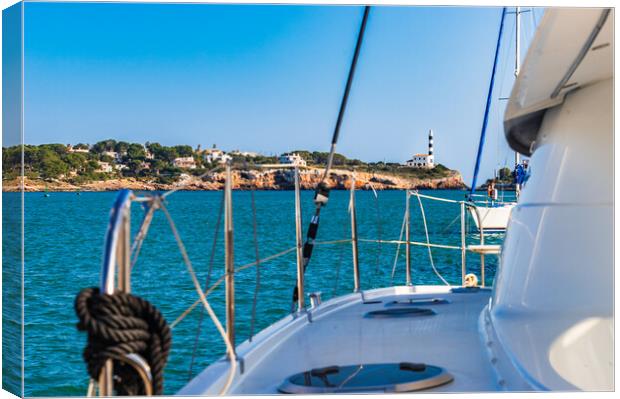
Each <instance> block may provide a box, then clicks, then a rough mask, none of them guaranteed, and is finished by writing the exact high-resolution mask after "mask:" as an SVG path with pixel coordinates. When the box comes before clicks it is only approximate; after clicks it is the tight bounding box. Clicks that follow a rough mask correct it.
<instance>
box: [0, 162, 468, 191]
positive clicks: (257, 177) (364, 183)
mask: <svg viewBox="0 0 620 399" xmlns="http://www.w3.org/2000/svg"><path fill="white" fill-rule="evenodd" d="M323 172H324V169H320V168H308V169H303V170H301V171H300V185H301V188H302V189H303V190H313V189H314V188H315V187H316V185H317V184H318V183H319V181H320V180H321V177H322V176H323ZM351 173H352V172H351V171H348V170H340V169H335V170H332V171H331V172H330V175H329V176H328V178H327V181H326V182H327V184H328V186H329V187H330V188H331V189H333V190H345V189H349V188H350V184H351ZM224 179H225V177H224V173H223V172H221V173H212V174H210V175H208V176H206V177H204V178H202V179H201V178H199V177H196V176H189V175H183V176H182V177H181V178H179V179H178V180H177V181H176V182H174V183H171V184H162V183H156V182H154V181H153V179H138V178H116V179H109V180H104V181H93V182H88V183H84V184H80V185H74V184H71V183H69V182H66V181H62V180H54V181H47V182H46V181H43V180H39V179H29V178H27V177H26V178H24V191H26V192H39V191H45V190H46V189H47V190H48V191H85V192H86V191H93V192H97V191H117V190H120V189H123V188H127V189H130V190H134V191H158V190H171V189H175V188H180V189H182V190H187V191H214V190H222V189H223V188H224ZM19 180H20V179H13V180H5V181H3V185H2V191H4V192H16V191H20V181H19ZM233 180H234V183H233V189H237V190H249V189H256V190H292V189H294V171H293V170H292V169H269V170H235V171H233ZM355 186H356V188H357V189H359V190H372V189H373V188H374V189H375V190H404V189H431V190H433V189H463V188H466V186H465V184H464V183H463V178H462V177H461V174H460V173H458V172H456V171H451V172H449V174H448V176H446V177H441V178H429V179H420V178H415V177H405V176H399V175H395V174H387V173H369V172H355Z"/></svg>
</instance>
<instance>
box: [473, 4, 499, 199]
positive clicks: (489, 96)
mask: <svg viewBox="0 0 620 399" xmlns="http://www.w3.org/2000/svg"><path fill="white" fill-rule="evenodd" d="M505 16H506V7H504V8H502V19H501V21H500V23H499V35H498V37H497V45H496V46H495V59H494V61H493V71H492V72H491V83H490V84H489V94H487V105H486V108H485V110H484V120H483V121H482V131H481V132H480V143H478V155H477V157H476V167H475V168H474V179H473V181H472V183H471V190H470V192H469V196H470V199H471V195H472V194H473V193H474V192H475V191H476V181H477V180H478V172H479V171H480V159H481V158H482V148H483V147H484V137H485V135H486V131H487V124H488V122H489V111H490V109H491V99H492V95H493V84H494V83H495V70H496V69H497V59H498V58H499V44H500V42H501V39H502V31H503V30H504V17H505Z"/></svg>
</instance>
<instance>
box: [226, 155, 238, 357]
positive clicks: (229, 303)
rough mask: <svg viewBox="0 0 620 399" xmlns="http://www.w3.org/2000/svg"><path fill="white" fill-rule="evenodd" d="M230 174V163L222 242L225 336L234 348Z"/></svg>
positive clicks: (227, 175)
mask: <svg viewBox="0 0 620 399" xmlns="http://www.w3.org/2000/svg"><path fill="white" fill-rule="evenodd" d="M232 211H233V210H232V173H231V171H230V162H228V163H227V164H226V183H225V185H224V234H225V236H224V240H225V250H226V255H225V263H226V265H225V271H226V277H225V284H226V334H227V335H228V340H229V342H230V345H231V346H232V347H233V350H234V348H235V263H234V242H233V214H232Z"/></svg>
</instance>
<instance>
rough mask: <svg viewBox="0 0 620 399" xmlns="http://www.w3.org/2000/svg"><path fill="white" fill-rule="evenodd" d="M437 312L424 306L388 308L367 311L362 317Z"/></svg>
mask: <svg viewBox="0 0 620 399" xmlns="http://www.w3.org/2000/svg"><path fill="white" fill-rule="evenodd" d="M436 314H437V313H436V312H435V311H434V310H432V309H425V308H396V307H394V308H390V309H382V310H375V311H372V312H368V313H366V314H365V315H364V317H366V318H369V319H383V318H397V317H417V316H434V315H436Z"/></svg>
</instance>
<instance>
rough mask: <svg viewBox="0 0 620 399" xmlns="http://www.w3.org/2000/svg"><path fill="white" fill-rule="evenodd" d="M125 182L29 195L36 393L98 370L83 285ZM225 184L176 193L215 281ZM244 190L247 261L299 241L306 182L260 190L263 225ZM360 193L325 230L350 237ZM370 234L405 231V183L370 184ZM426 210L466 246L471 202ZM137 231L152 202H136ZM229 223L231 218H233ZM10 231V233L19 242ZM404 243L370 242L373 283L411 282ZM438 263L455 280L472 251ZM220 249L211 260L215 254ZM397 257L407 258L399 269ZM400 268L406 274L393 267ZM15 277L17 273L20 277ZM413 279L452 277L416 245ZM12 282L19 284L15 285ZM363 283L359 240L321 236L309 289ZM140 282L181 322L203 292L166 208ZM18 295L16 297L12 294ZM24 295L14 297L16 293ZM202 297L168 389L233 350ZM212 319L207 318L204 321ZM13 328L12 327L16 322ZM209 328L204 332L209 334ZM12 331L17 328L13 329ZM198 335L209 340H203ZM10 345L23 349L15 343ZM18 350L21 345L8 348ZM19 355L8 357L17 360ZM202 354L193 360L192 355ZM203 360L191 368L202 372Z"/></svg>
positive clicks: (9, 369)
mask: <svg viewBox="0 0 620 399" xmlns="http://www.w3.org/2000/svg"><path fill="white" fill-rule="evenodd" d="M423 193H424V194H428V195H432V196H439V197H443V198H451V199H455V200H461V199H463V197H464V195H465V192H464V191H442V190H438V191H423ZM115 196H116V193H114V192H106V193H89V192H83V193H81V194H80V195H77V194H76V193H51V195H50V196H49V197H44V195H43V193H26V194H25V231H24V234H25V275H24V284H25V287H24V288H25V306H24V317H25V327H24V329H25V340H24V344H25V345H24V353H25V388H24V389H25V392H24V393H25V395H26V396H71V395H80V396H83V395H85V393H86V388H87V386H88V375H87V373H86V367H85V364H84V363H83V361H82V350H83V347H84V345H85V342H86V334H85V333H81V332H78V331H77V329H76V322H77V318H76V316H75V313H74V309H73V301H74V298H75V296H76V294H77V293H78V292H79V291H80V289H82V288H85V287H90V286H97V285H98V284H99V275H100V266H101V258H102V252H103V240H104V233H105V231H106V227H107V223H108V218H109V210H110V207H111V205H112V203H113V201H114V198H115ZM312 196H313V192H311V191H304V192H302V207H303V221H304V222H303V223H304V235H305V230H306V228H307V222H308V221H309V220H310V216H311V214H312V213H313V208H314V207H313V203H312ZM19 198H20V194H19V193H3V212H4V213H3V228H4V232H5V233H4V253H5V260H4V262H5V265H4V266H5V270H4V272H3V273H4V274H3V276H4V279H5V287H4V288H5V292H4V293H3V295H4V297H3V298H4V304H5V312H4V313H5V314H4V316H5V321H4V323H5V324H4V325H5V331H6V328H7V327H11V326H12V327H13V328H12V329H11V328H9V331H8V332H5V337H8V338H10V339H11V341H12V342H14V343H15V345H18V344H19V341H18V338H19V330H18V329H16V328H18V327H19V320H20V317H21V315H20V314H19V301H20V296H19V278H18V277H19V276H18V277H17V278H16V279H13V280H11V281H9V277H10V275H9V274H8V273H10V272H11V270H13V271H16V270H18V269H19V266H17V267H14V268H11V267H7V266H10V265H9V262H14V261H15V260H18V259H19V255H18V253H17V252H15V251H13V252H15V253H13V256H11V257H9V256H7V254H10V253H11V252H10V251H11V250H15V249H16V248H18V246H17V245H15V244H16V243H17V244H18V243H19V235H18V234H15V231H14V230H15V223H18V221H19V218H18V217H17V216H16V215H19ZM221 201H222V192H176V193H174V194H172V195H171V196H170V197H168V200H167V204H168V208H169V210H170V213H171V215H172V217H173V219H174V221H175V223H176V225H177V228H178V230H179V233H180V235H181V237H182V240H183V242H184V244H185V246H186V248H187V251H188V254H189V257H190V259H191V261H192V263H193V267H194V269H195V270H196V273H197V276H198V278H199V280H200V281H201V284H204V283H205V281H206V280H207V275H208V270H209V265H210V263H211V264H212V274H211V277H210V281H211V282H215V281H216V280H217V279H218V278H220V277H221V276H222V275H223V273H224V243H223V232H222V229H221V228H220V230H219V232H218V234H217V236H216V237H217V242H216V243H215V252H214V253H213V254H212V247H213V245H214V244H213V240H214V236H215V227H216V224H217V219H218V213H219V211H220V206H221ZM233 201H234V211H233V218H234V229H235V231H234V240H235V243H234V248H235V264H236V266H237V267H239V266H242V265H245V264H248V263H252V262H254V261H255V260H256V257H255V251H256V247H257V248H258V252H259V256H260V257H261V258H265V257H268V256H270V255H273V254H276V253H279V252H281V251H284V250H287V249H289V248H292V247H294V245H295V220H294V193H293V192H292V191H256V192H254V204H255V208H256V218H255V224H256V229H257V234H256V237H257V239H256V242H255V240H254V234H253V228H254V217H253V212H252V202H253V201H252V192H249V191H238V192H234V194H233ZM348 202H349V193H348V192H346V191H333V192H332V193H331V198H330V201H329V204H328V205H327V207H325V208H324V209H323V211H322V213H321V225H320V229H319V234H318V240H319V241H334V240H342V239H347V238H350V219H349V214H348V210H347V207H348ZM356 204H357V217H358V235H359V237H360V239H369V240H375V239H383V240H398V239H399V235H400V232H401V227H402V222H403V214H404V209H405V193H404V192H403V191H382V192H378V195H377V197H375V195H374V194H373V192H372V191H358V192H357V197H356ZM410 204H411V210H412V215H411V228H412V237H411V239H412V240H413V241H419V242H425V240H426V237H425V233H424V227H423V222H422V214H421V212H420V206H419V204H418V200H417V199H416V198H415V197H412V198H411V203H410ZM422 204H423V205H424V211H425V215H426V219H427V222H428V227H429V237H430V241H431V242H432V243H438V244H448V245H455V246H458V245H460V216H459V215H460V214H459V212H460V207H459V205H457V204H450V203H444V202H436V201H430V200H426V199H423V200H422ZM132 212H133V213H132V221H133V223H132V224H133V229H134V234H135V232H136V231H137V227H138V224H139V221H140V220H141V217H142V215H143V210H142V208H141V207H140V205H139V204H135V205H134V206H133V208H132ZM221 227H223V226H221ZM7 238H8V239H9V241H8V242H7ZM502 238H503V237H502V235H492V236H489V237H487V238H486V241H487V242H488V243H501V241H502ZM467 240H468V243H478V242H479V235H478V234H476V232H475V231H474V226H473V221H472V220H471V218H468V235H467ZM396 251H397V245H396V244H382V245H379V244H377V243H374V242H360V243H359V252H360V257H359V258H360V270H361V273H360V274H361V277H360V279H361V286H362V288H363V289H371V288H377V287H384V286H390V285H401V284H404V283H405V257H404V254H405V252H404V247H401V248H400V254H399V256H398V258H396V263H395V256H396ZM432 256H433V260H434V263H435V265H436V268H437V270H438V272H439V273H440V274H441V275H442V276H443V277H444V278H445V279H446V280H447V281H449V282H450V283H453V284H458V283H460V279H461V277H460V270H461V269H460V268H461V265H460V262H461V253H460V250H454V249H438V248H433V249H432ZM211 258H213V261H212V262H211V261H210V259H211ZM479 264H480V263H479V257H478V256H476V255H474V254H469V255H468V257H467V268H468V272H473V273H476V274H477V275H478V276H479V275H480V270H479ZM394 265H395V268H394ZM496 266H497V259H496V257H494V256H491V257H487V261H486V283H487V284H488V285H490V284H492V282H493V278H494V276H495V270H496ZM295 267H296V266H295V252H294V251H291V252H289V253H288V254H286V255H284V256H282V257H279V258H277V259H273V260H271V261H268V262H264V263H261V266H260V268H259V270H258V271H259V273H260V284H259V285H258V296H257V298H258V299H257V302H256V317H255V321H254V333H257V332H258V331H260V330H262V329H263V328H265V327H267V326H269V325H270V324H272V323H274V322H275V321H277V320H279V319H280V318H282V317H283V316H285V315H286V314H287V313H288V312H289V311H290V306H291V295H292V291H293V287H294V285H295ZM393 268H394V275H393V276H392V271H393ZM13 277H15V276H13ZM256 277H257V268H256V267H248V268H246V269H244V270H242V271H239V272H238V273H236V275H235V284H236V317H237V318H236V331H237V344H239V343H241V342H243V341H245V340H246V339H247V338H248V337H249V336H250V333H251V325H252V307H253V299H254V294H255V290H256V289H257V284H256ZM412 279H413V282H414V284H442V281H441V280H440V279H439V278H438V277H437V275H436V274H435V273H434V272H433V270H432V267H431V262H430V259H429V253H428V250H427V248H426V247H417V246H414V247H412ZM7 284H8V285H7ZM352 287H353V277H352V266H351V245H350V244H349V243H345V244H329V243H326V244H320V245H317V246H316V247H315V250H314V254H313V257H312V260H311V262H310V264H309V266H308V270H307V272H306V293H308V292H312V291H321V292H322V296H323V299H324V300H326V299H329V298H331V297H333V296H335V295H342V294H345V293H348V292H351V290H352ZM132 289H133V293H134V294H136V295H139V296H141V297H143V298H145V299H147V300H149V301H150V302H152V303H153V304H154V305H155V306H157V307H158V308H159V309H160V310H161V312H162V313H163V315H164V316H165V318H166V320H167V321H168V323H172V322H173V321H175V320H176V319H177V317H178V316H179V315H180V314H181V313H182V312H183V311H184V310H186V309H187V308H188V307H189V306H190V305H191V304H192V303H194V302H195V300H196V299H197V298H198V296H197V294H196V292H195V290H194V287H193V285H192V282H191V279H190V276H189V273H188V272H187V269H186V267H185V264H184V263H183V259H182V257H181V255H180V253H179V251H178V248H177V244H176V241H175V240H174V237H173V235H172V234H171V231H170V229H169V227H168V224H167V221H166V219H165V216H164V215H163V213H161V212H157V213H156V214H155V217H154V220H153V223H152V225H151V227H150V230H149V232H148V236H147V238H146V239H145V241H144V245H143V247H142V250H141V252H140V256H139V259H138V261H137V263H136V266H135V268H134V270H133V274H132ZM7 301H8V302H7ZM209 301H210V302H211V304H212V306H213V307H214V308H215V311H216V313H217V315H218V317H219V318H220V320H221V321H222V322H223V321H224V309H223V305H224V289H223V285H221V286H219V287H218V288H217V289H215V290H214V291H213V292H212V293H211V295H210V296H209ZM8 303H10V304H12V305H10V306H8V307H7V304H8ZM201 313H202V309H201V307H200V306H199V307H196V308H195V310H194V311H193V312H191V313H190V314H189V315H187V317H185V318H184V319H183V320H182V321H180V322H179V323H178V324H177V325H176V326H175V327H174V329H173V343H172V351H171V354H170V357H169V361H168V366H167V368H166V372H165V393H166V394H173V393H175V392H176V391H178V390H179V389H180V388H181V387H183V386H184V385H185V384H186V383H187V382H188V380H189V379H190V378H191V377H192V376H195V375H197V374H198V373H199V372H200V371H201V370H202V369H203V368H205V367H206V366H208V365H209V364H210V363H212V362H213V361H215V360H216V359H218V358H219V357H221V356H222V355H223V354H224V345H223V343H222V341H221V339H220V337H219V335H218V333H217V331H216V329H215V327H214V325H213V324H212V322H211V320H210V319H209V318H208V316H207V315H206V312H205V313H204V314H201ZM201 319H202V322H201V323H200V320H201ZM11 331H12V332H11ZM197 331H198V336H197ZM11 334H12V335H11ZM196 343H197V345H196ZM4 344H5V363H4V376H5V382H4V385H5V387H9V388H10V387H13V388H15V389H17V390H19V385H20V381H19V367H20V362H19V358H15V357H16V356H17V355H18V354H19V349H20V348H19V347H18V346H17V347H16V346H11V345H12V344H11V343H9V342H7V340H6V338H5V340H4ZM7 349H10V350H11V352H6V351H7ZM7 353H11V354H12V358H11V356H7ZM7 358H8V360H9V361H8V362H7V361H6V360H7ZM192 358H194V360H193V365H192ZM190 368H191V371H190Z"/></svg>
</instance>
